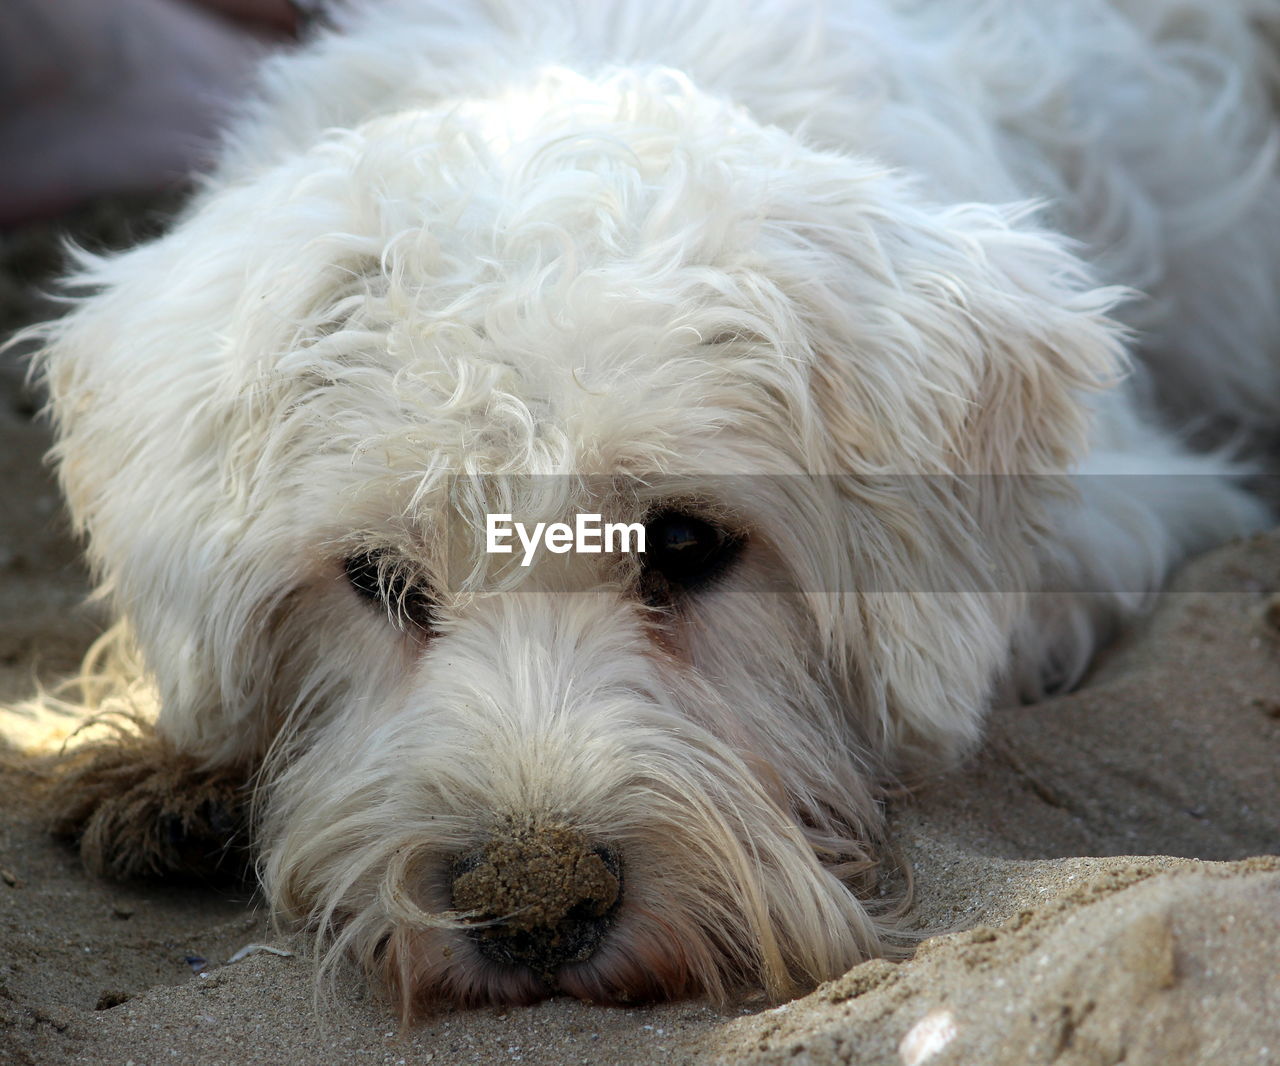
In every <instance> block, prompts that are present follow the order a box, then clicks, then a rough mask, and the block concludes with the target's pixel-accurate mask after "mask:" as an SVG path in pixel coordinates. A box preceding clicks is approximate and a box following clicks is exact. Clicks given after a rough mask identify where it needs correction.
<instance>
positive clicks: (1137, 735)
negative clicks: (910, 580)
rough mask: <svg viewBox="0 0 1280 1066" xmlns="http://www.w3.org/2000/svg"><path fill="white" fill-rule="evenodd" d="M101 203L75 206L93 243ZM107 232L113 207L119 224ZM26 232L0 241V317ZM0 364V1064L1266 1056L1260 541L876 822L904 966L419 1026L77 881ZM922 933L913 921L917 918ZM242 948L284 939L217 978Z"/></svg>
mask: <svg viewBox="0 0 1280 1066" xmlns="http://www.w3.org/2000/svg"><path fill="white" fill-rule="evenodd" d="M117 215H118V212H116V213H113V212H112V211H106V212H105V213H103V212H99V213H97V214H91V216H90V217H89V218H88V219H87V221H86V219H84V218H81V219H80V220H78V224H85V225H88V226H90V228H91V230H92V231H93V232H94V233H95V234H96V235H97V236H98V237H104V236H105V237H106V238H108V239H118V238H119V237H120V235H121V230H120V227H119V217H117ZM124 217H126V218H136V217H137V214H136V212H135V211H130V212H128V213H126V214H125V216H124ZM50 263H51V255H50V252H49V239H48V232H47V231H40V232H34V233H32V232H28V233H26V234H18V235H16V236H14V235H10V236H8V237H5V238H4V239H3V243H2V244H0V330H5V329H11V328H12V327H13V326H14V325H16V324H17V323H18V322H19V321H21V320H22V319H23V318H25V317H27V316H29V315H31V314H32V313H33V306H34V304H33V301H32V299H31V297H30V296H29V294H27V293H25V292H24V291H23V290H22V289H21V286H20V285H19V282H23V281H25V280H27V279H30V278H33V277H37V278H38V277H40V276H41V275H42V274H43V273H44V272H46V271H47V270H48V269H49V266H50ZM34 408H35V404H34V402H33V401H32V399H31V397H29V396H28V395H26V394H25V393H24V391H23V389H22V388H21V372H20V370H19V369H18V368H17V365H16V361H15V360H14V359H13V358H9V359H8V361H7V362H5V363H3V364H0V736H2V737H4V738H6V739H5V741H4V745H3V746H2V747H0V805H2V806H0V810H2V817H0V1062H7V1061H15V1062H40V1063H45V1062H49V1063H60V1062H83V1063H119V1064H121V1066H123V1064H125V1063H127V1062H133V1063H136V1064H138V1066H142V1064H147V1063H165V1062H183V1063H199V1064H201V1066H216V1064H219V1063H298V1064H300V1063H312V1062H342V1061H351V1062H370V1063H380V1062H385V1063H423V1062H432V1063H448V1064H453V1063H472V1062H478V1063H505V1062H523V1063H547V1064H555V1066H564V1064H568V1063H589V1064H597V1063H606V1064H612V1063H618V1064H624V1063H649V1062H655V1063H656V1062H664V1063H666V1062H670V1063H681V1062H688V1063H754V1062H759V1063H784V1062H785V1063H796V1064H805V1063H824V1064H825V1063H854V1064H863V1063H867V1064H870V1063H877V1064H879V1063H883V1064H903V1063H906V1064H908V1066H918V1064H921V1063H925V1062H928V1063H938V1064H955V1063H965V1064H969V1063H972V1064H982V1066H986V1064H992V1066H999V1064H1005V1063H1008V1064H1010V1066H1013V1064H1019V1066H1023V1064H1027V1066H1029V1064H1038V1063H1061V1064H1081V1066H1084V1064H1089V1066H1092V1064H1113V1063H1119V1062H1124V1063H1125V1064H1126V1066H1135V1064H1147V1063H1150V1064H1160V1066H1176V1064H1181V1063H1187V1064H1198V1063H1213V1064H1221V1066H1235V1064H1241V1066H1243V1064H1254V1063H1268V1062H1280V858H1267V857H1266V856H1268V855H1270V856H1276V855H1277V854H1278V853H1280V625H1278V623H1280V601H1277V600H1275V599H1273V594H1274V592H1275V590H1277V589H1280V533H1277V534H1273V535H1269V536H1260V537H1257V538H1254V539H1252V540H1250V541H1248V542H1246V543H1240V544H1235V545H1231V546H1228V547H1226V548H1223V549H1221V550H1219V551H1217V552H1215V553H1213V554H1212V555H1210V556H1208V557H1206V558H1204V559H1201V560H1198V561H1196V562H1195V563H1193V564H1192V565H1191V566H1190V567H1188V568H1187V569H1186V570H1184V572H1183V573H1182V575H1181V576H1180V577H1179V580H1178V583H1177V584H1176V585H1175V590H1177V591H1174V592H1173V593H1171V594H1169V595H1167V596H1166V597H1165V598H1164V600H1163V601H1162V603H1161V604H1160V606H1159V608H1158V609H1157V610H1156V612H1155V613H1154V614H1153V615H1152V617H1151V618H1150V619H1149V620H1147V621H1146V622H1145V623H1144V624H1142V625H1141V626H1138V627H1136V628H1135V629H1134V630H1133V631H1132V632H1130V633H1128V634H1126V635H1125V637H1124V638H1123V639H1122V641H1121V642H1120V644H1119V645H1118V646H1117V647H1116V648H1114V649H1113V650H1112V651H1111V652H1110V653H1109V654H1108V655H1107V656H1106V657H1105V658H1104V659H1103V661H1102V662H1101V663H1100V664H1099V666H1098V668H1097V669H1096V670H1095V672H1094V676H1093V677H1092V678H1091V680H1090V682H1089V684H1088V685H1086V686H1085V687H1084V689H1083V690H1082V691H1080V692H1077V693H1074V694H1072V695H1069V696H1066V697H1063V698H1060V699H1056V700H1053V701H1050V702H1047V703H1043V704H1040V705H1038V706H1034V707H1021V708H1011V709H1006V710H1001V711H998V712H996V713H995V714H994V715H993V717H992V719H991V724H990V729H989V739H988V742H987V744H986V746H985V748H984V750H983V752H982V753H981V754H980V755H979V756H978V757H977V758H976V759H974V760H973V761H972V762H971V763H970V764H969V765H968V766H966V767H965V768H963V769H962V770H961V771H958V772H956V773H954V774H952V775H950V776H948V777H946V778H944V779H941V780H938V781H935V782H932V783H931V784H930V785H929V786H928V787H927V788H926V789H925V790H924V791H923V792H922V793H921V794H920V795H919V796H918V797H917V798H916V799H915V800H913V801H911V802H909V803H901V804H899V805H898V807H897V809H895V811H894V812H893V822H894V827H895V832H896V835H897V838H898V839H899V841H900V842H901V844H902V847H903V850H904V852H905V854H906V856H907V857H908V859H909V860H910V861H911V863H912V865H913V868H914V870H915V874H916V880H917V885H918V892H919V898H918V902H917V905H916V908H915V910H914V911H913V913H912V917H911V922H912V923H913V924H914V926H915V927H916V928H917V929H919V930H921V931H922V932H934V933H935V934H937V935H933V936H930V937H929V938H928V939H925V940H923V942H922V944H921V946H920V948H919V950H918V951H917V952H916V954H915V957H914V958H912V959H911V960H909V961H907V962H903V963H900V964H891V963H887V962H883V961H873V962H869V963H867V964H865V965H863V966H860V967H858V968H856V969H854V970H853V971H851V972H850V973H849V974H847V975H845V976H844V977H843V978H841V979H839V980H837V981H833V982H830V983H829V984H826V985H824V986H822V987H821V988H819V989H818V990H816V991H815V992H814V993H813V994H812V995H810V996H807V997H805V998H803V999H800V1000H796V1001H795V1002H793V1003H788V1004H783V1005H780V1006H770V1005H767V1004H760V1003H754V1004H752V1003H749V1004H746V1005H743V1006H740V1007H737V1008H732V1009H727V1010H725V1009H715V1008H713V1007H710V1006H708V1005H706V1004H703V1003H697V1002H692V1003H678V1004H672V1005H666V1006H660V1007H654V1008H651V1009H644V1010H634V1009H605V1008H593V1007H587V1006H584V1005H581V1004H578V1003H574V1002H567V1001H563V1000H556V1001H551V1002H548V1003H544V1004H541V1005H539V1006H536V1007H532V1008H521V1009H508V1010H483V1011H470V1012H445V1013H442V1014H440V1015H438V1016H436V1017H433V1018H431V1019H429V1020H427V1021H426V1022H425V1023H423V1024H422V1025H420V1026H419V1027H417V1028H415V1029H413V1030H412V1031H409V1032H407V1033H400V1032H398V1031H397V1028H396V1025H395V1023H394V1022H393V1021H392V1019H391V1016H390V1014H389V1012H388V1011H387V1010H386V1009H385V1008H384V1007H382V1006H381V1005H380V1004H378V1003H377V1002H371V1001H369V1000H368V999H366V998H364V997H363V996H362V994H361V992H360V989H359V988H358V986H356V985H354V984H352V985H350V986H347V987H345V988H343V989H342V990H341V995H340V1002H339V1003H338V1004H337V1005H333V1004H330V1005H326V1006H324V1007H323V1008H322V1009H320V1010H316V1009H315V1007H314V1005H313V1000H312V971H311V967H310V963H309V961H308V959H307V958H306V957H305V951H306V945H305V944H303V943H298V942H295V941H293V940H290V939H289V938H288V937H287V936H285V935H282V934H280V933H279V932H277V931H273V930H272V929H271V928H270V927H269V925H268V923H267V922H266V921H265V919H264V917H263V915H262V914H261V913H260V911H259V910H258V909H257V908H256V907H255V905H254V901H253V899H252V897H251V892H250V891H248V890H241V891H239V892H234V891H232V892H227V891H223V892H221V893H216V892H213V891H211V890H209V889H206V888H199V887H190V886H179V885H172V886H168V885H154V884H152V885H114V884H105V883H102V882H97V881H94V880H91V879H90V878H89V877H88V876H86V875H85V874H84V872H83V871H82V870H81V869H80V866H79V860H78V858H77V856H76V855H75V854H74V853H73V852H72V851H70V850H69V849H67V848H65V847H64V846H62V845H60V844H58V843H56V842H55V841H53V840H52V839H51V838H50V837H49V836H48V834H47V832H46V828H45V823H46V805H45V802H44V801H43V799H42V797H41V790H40V786H39V780H38V775H37V773H36V770H35V763H33V761H32V760H31V758H30V757H29V756H28V755H26V754H24V753H23V752H24V749H26V748H28V747H30V746H32V745H39V744H45V745H47V744H48V743H50V742H51V741H53V740H56V739H57V737H58V736H60V735H65V733H66V732H67V731H68V729H69V728H71V726H72V725H73V724H74V723H70V722H65V721H58V720H56V719H50V718H47V717H46V718H38V719H37V718H33V717H31V716H29V715H26V714H24V713H23V712H22V711H21V710H20V709H17V708H15V707H14V706H13V704H14V703H15V702H17V701H20V700H21V699H22V698H23V697H25V696H29V695H30V694H31V693H32V692H33V691H34V689H35V686H36V684H37V680H38V679H39V678H44V679H46V680H52V679H54V678H56V677H57V676H58V675H59V674H62V673H65V672H66V671H68V670H69V669H70V668H72V667H73V666H74V665H75V663H76V662H77V660H78V657H79V655H80V654H81V652H82V651H83V649H84V648H85V646H86V645H87V643H88V641H89V640H91V639H92V637H93V635H94V634H95V633H96V632H97V631H98V626H99V624H100V622H99V621H97V620H95V618H94V616H93V612H92V610H91V609H89V608H86V607H84V606H82V600H83V599H84V597H85V595H86V593H87V591H88V586H87V580H86V577H85V575H84V573H83V572H82V570H81V569H80V568H79V564H78V562H77V552H76V549H75V546H74V544H73V543H72V541H71V540H70V538H69V535H68V533H67V531H66V528H65V521H64V518H63V516H62V513H61V510H60V507H59V504H58V500H57V495H56V493H55V491H54V489H53V487H52V485H51V484H50V482H49V480H48V477H47V475H46V473H45V471H44V469H43V467H42V465H41V454H42V452H43V450H44V448H45V447H46V446H47V433H46V430H45V429H44V427H43V426H41V425H40V424H39V423H38V422H37V421H35V420H34V417H33V416H34ZM940 930H941V931H945V932H941V933H939V932H938V931H940ZM250 944H268V945H270V946H272V947H274V948H277V949H284V950H292V951H294V952H295V954H293V955H277V954H272V953H269V952H261V951H259V952H257V953H255V954H252V955H250V956H249V957H247V958H245V959H244V960H242V961H239V962H235V963H229V962H228V960H229V959H230V958H231V956H232V955H233V954H235V953H236V952H237V951H238V949H240V948H242V947H245V946H246V945H250Z"/></svg>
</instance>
